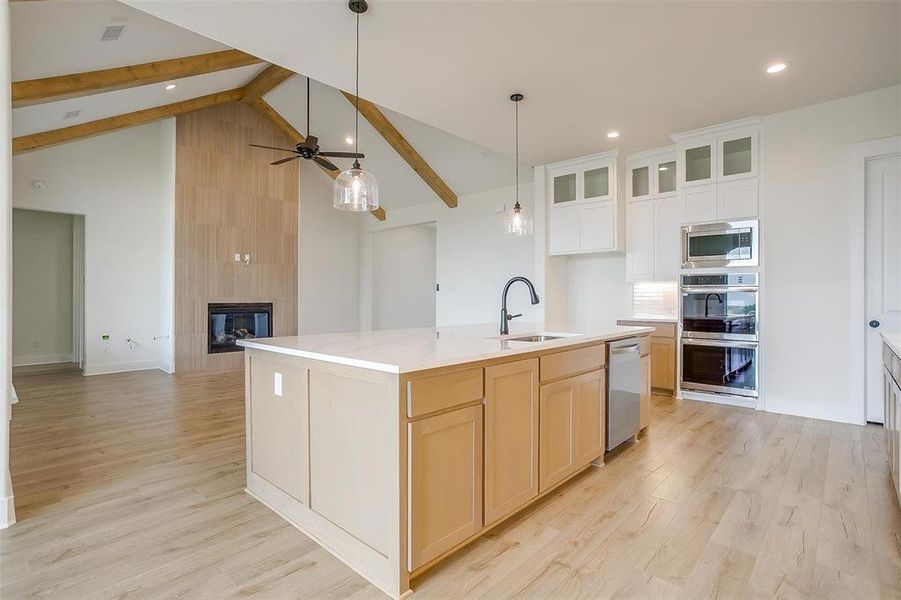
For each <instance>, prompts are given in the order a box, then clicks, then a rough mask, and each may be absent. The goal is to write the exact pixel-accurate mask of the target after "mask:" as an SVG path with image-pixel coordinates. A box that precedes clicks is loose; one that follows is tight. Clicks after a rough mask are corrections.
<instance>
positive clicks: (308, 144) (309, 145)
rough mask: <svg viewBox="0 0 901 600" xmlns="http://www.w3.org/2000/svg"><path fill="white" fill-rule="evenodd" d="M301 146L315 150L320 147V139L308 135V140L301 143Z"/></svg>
mask: <svg viewBox="0 0 901 600" xmlns="http://www.w3.org/2000/svg"><path fill="white" fill-rule="evenodd" d="M300 145H301V146H306V147H307V148H315V147H316V146H318V145H319V138H318V137H316V136H315V135H308V136H307V138H306V139H305V140H304V141H303V142H301V144H300Z"/></svg>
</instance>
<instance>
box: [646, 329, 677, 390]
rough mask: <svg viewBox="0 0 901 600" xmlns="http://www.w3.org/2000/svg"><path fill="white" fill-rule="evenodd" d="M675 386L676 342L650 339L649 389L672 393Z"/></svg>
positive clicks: (673, 340)
mask: <svg viewBox="0 0 901 600" xmlns="http://www.w3.org/2000/svg"><path fill="white" fill-rule="evenodd" d="M675 386H676V340H675V339H663V338H655V337H651V387H652V388H654V389H658V390H669V391H672V390H674V389H676V388H675Z"/></svg>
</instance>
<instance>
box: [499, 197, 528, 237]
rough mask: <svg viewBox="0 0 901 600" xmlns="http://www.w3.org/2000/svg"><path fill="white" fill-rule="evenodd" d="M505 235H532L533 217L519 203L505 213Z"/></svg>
mask: <svg viewBox="0 0 901 600" xmlns="http://www.w3.org/2000/svg"><path fill="white" fill-rule="evenodd" d="M504 233H507V234H510V235H532V217H531V215H529V213H528V212H527V211H526V209H524V208H523V207H522V206H520V205H519V202H517V203H516V204H514V205H513V208H511V209H510V210H508V211H507V212H505V213H504Z"/></svg>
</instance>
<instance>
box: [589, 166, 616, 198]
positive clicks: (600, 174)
mask: <svg viewBox="0 0 901 600" xmlns="http://www.w3.org/2000/svg"><path fill="white" fill-rule="evenodd" d="M582 184H583V187H582V189H583V190H584V196H585V200H605V199H607V198H609V197H610V167H598V168H597V169H587V170H585V171H583V172H582Z"/></svg>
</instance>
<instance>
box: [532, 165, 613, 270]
mask: <svg viewBox="0 0 901 600" xmlns="http://www.w3.org/2000/svg"><path fill="white" fill-rule="evenodd" d="M616 156H617V152H616V151H613V152H605V153H603V154H596V155H592V156H587V157H583V158H579V159H575V160H569V161H565V162H561V163H556V164H553V165H548V167H547V188H548V189H547V198H548V253H549V254H552V255H565V254H583V253H589V252H616V251H621V248H620V247H619V243H620V239H621V238H622V236H620V235H619V233H618V226H619V223H618V219H617V213H618V211H617V210H616V207H617V204H616Z"/></svg>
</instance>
